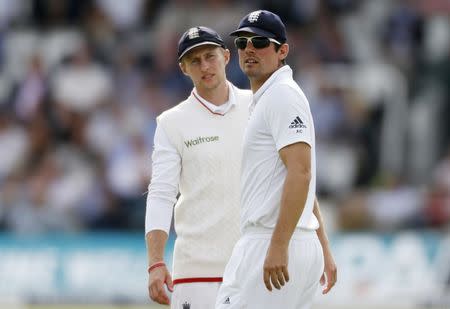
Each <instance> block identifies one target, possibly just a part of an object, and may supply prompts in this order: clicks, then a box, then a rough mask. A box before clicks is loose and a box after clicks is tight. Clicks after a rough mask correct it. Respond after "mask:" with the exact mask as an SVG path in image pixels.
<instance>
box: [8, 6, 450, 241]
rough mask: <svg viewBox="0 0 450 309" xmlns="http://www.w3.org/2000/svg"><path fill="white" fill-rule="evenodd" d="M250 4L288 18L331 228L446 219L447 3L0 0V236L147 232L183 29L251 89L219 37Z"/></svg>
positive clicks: (184, 88) (177, 90)
mask: <svg viewBox="0 0 450 309" xmlns="http://www.w3.org/2000/svg"><path fill="white" fill-rule="evenodd" d="M259 8H265V9H272V10H273V11H275V12H277V13H279V14H280V15H281V17H282V18H283V20H285V21H286V23H288V24H294V25H295V27H290V29H291V31H290V32H289V34H288V37H289V42H290V44H291V46H292V47H294V48H292V49H291V53H290V55H289V57H288V59H287V61H288V62H289V63H290V64H291V65H292V67H293V68H295V78H296V80H297V81H298V82H299V84H300V86H301V87H302V89H303V90H304V91H305V93H306V95H307V96H308V97H309V98H310V103H311V110H312V113H313V117H314V120H315V127H316V130H317V141H316V142H317V158H318V165H317V186H318V192H319V195H320V196H319V199H323V198H326V201H327V203H326V205H328V206H327V207H328V208H332V211H330V212H329V213H335V214H337V215H336V221H337V223H338V226H340V228H341V229H344V230H352V229H353V230H354V229H372V230H396V229H403V228H411V227H417V228H422V227H431V228H442V227H444V228H445V227H446V226H448V224H449V210H448V200H449V191H450V189H449V188H448V175H449V174H450V171H449V168H448V165H449V163H448V161H449V156H448V153H447V152H446V151H447V149H446V147H447V145H449V142H450V122H449V121H448V115H449V114H450V104H449V102H450V90H449V89H450V88H449V87H448V85H449V84H450V39H449V38H450V30H449V29H450V27H449V23H450V22H449V19H448V14H449V13H450V6H449V5H448V1H443V0H427V1H423V0H401V1H389V0H378V1H370V0H362V1H355V0H302V1H300V0H288V1H281V2H276V3H275V2H273V1H265V0H260V1H254V2H251V1H250V2H243V1H236V0H208V1H197V0H171V1H165V2H164V1H152V0H131V1H114V0H87V1H74V0H61V1H59V0H33V1H30V2H29V3H28V2H26V1H23V0H16V1H12V0H0V158H1V161H0V227H1V228H3V229H7V230H9V231H17V232H24V233H36V232H46V231H47V232H48V231H78V230H89V229H139V228H142V225H143V218H144V216H143V212H144V209H145V207H143V206H144V205H145V190H146V184H148V181H149V178H150V172H151V171H150V170H149V169H150V166H151V165H150V158H151V151H150V150H151V145H152V143H153V140H152V138H153V135H154V130H155V121H156V120H155V119H156V117H157V116H158V115H159V114H160V113H161V112H162V111H163V110H166V109H168V108H169V107H171V106H173V105H174V104H176V103H177V102H179V101H180V100H181V99H183V98H185V97H186V95H187V92H188V91H189V89H190V88H191V83H190V81H189V79H187V78H186V77H185V76H184V75H183V74H182V73H181V72H180V70H179V68H178V61H177V58H176V52H175V51H176V44H177V40H178V37H179V35H180V32H182V31H184V29H186V27H189V26H190V25H192V26H193V25H198V24H203V25H205V26H214V28H215V29H217V30H218V31H219V32H220V33H221V34H222V36H223V37H224V39H225V40H226V41H227V44H228V47H229V48H230V50H231V52H232V58H231V63H230V65H229V66H228V68H227V70H228V72H227V74H228V76H229V78H230V80H231V81H233V82H234V83H235V84H237V85H240V86H241V87H248V80H247V78H246V77H245V75H244V74H242V72H241V70H240V68H239V65H238V62H237V55H236V50H235V48H234V46H233V41H232V39H231V38H229V37H228V33H229V32H230V31H231V30H233V29H234V26H235V25H236V23H237V22H238V21H239V20H240V17H241V16H243V15H244V14H246V13H248V12H249V11H251V10H254V9H259ZM444 154H445V155H444ZM431 170H433V173H431V172H430V171H431ZM386 175H388V176H386ZM329 210H330V209H329Z"/></svg>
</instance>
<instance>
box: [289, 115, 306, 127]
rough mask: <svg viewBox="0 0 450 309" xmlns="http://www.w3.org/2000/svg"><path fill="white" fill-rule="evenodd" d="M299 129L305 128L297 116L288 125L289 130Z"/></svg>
mask: <svg viewBox="0 0 450 309" xmlns="http://www.w3.org/2000/svg"><path fill="white" fill-rule="evenodd" d="M299 128H306V126H305V125H304V124H303V121H302V120H301V119H300V117H299V116H297V117H295V118H294V120H293V121H292V122H291V124H290V125H289V129H299Z"/></svg>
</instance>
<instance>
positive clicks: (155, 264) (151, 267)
mask: <svg viewBox="0 0 450 309" xmlns="http://www.w3.org/2000/svg"><path fill="white" fill-rule="evenodd" d="M163 266H164V267H165V266H166V263H164V261H159V262H155V263H153V264H151V265H150V266H149V267H148V268H147V272H148V273H149V274H150V272H151V271H152V270H153V269H155V268H158V267H163Z"/></svg>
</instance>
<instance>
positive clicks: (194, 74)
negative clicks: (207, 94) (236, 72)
mask: <svg viewBox="0 0 450 309" xmlns="http://www.w3.org/2000/svg"><path fill="white" fill-rule="evenodd" d="M229 61H230V51H229V50H228V49H223V48H221V47H218V46H214V45H203V46H199V47H196V48H194V49H193V50H191V51H189V52H188V53H187V54H186V55H185V56H184V57H183V58H182V59H181V63H180V68H181V70H182V71H183V73H184V74H185V75H187V76H189V77H190V78H191V79H192V82H193V83H194V86H195V87H196V88H197V90H200V91H202V90H213V89H216V88H217V87H218V86H219V85H220V84H221V83H223V82H225V80H226V76H225V67H226V65H227V64H228V62H229Z"/></svg>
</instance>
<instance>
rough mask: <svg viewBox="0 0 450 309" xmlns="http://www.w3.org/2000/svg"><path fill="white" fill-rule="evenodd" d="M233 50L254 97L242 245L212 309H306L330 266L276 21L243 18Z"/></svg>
mask: <svg viewBox="0 0 450 309" xmlns="http://www.w3.org/2000/svg"><path fill="white" fill-rule="evenodd" d="M231 35H232V36H237V38H236V39H235V41H234V43H235V45H236V47H237V49H238V54H239V65H240V67H241V69H242V71H243V72H244V73H245V74H246V75H247V77H248V78H249V81H250V86H251V89H252V92H253V102H252V104H251V105H250V110H249V112H250V117H249V123H248V125H247V129H246V132H245V136H244V150H243V159H242V170H241V220H240V228H241V234H242V236H241V238H240V239H239V241H238V242H237V243H236V245H235V247H234V249H233V253H232V255H231V258H230V260H229V262H228V264H227V266H226V268H225V273H224V277H223V283H222V286H221V287H220V289H219V293H218V296H217V300H216V309H241V308H246V309H261V308H264V309H279V308H283V309H306V308H310V306H311V304H312V301H313V298H314V295H315V294H316V292H317V290H318V288H319V282H321V283H322V284H326V287H325V288H324V290H323V293H327V292H328V291H329V290H330V289H331V288H332V287H333V285H334V284H335V282H336V265H335V262H334V259H333V257H332V254H331V251H330V248H329V244H328V239H327V236H326V233H325V230H324V226H323V220H322V216H321V214H320V209H319V204H318V202H317V199H316V156H315V133H314V123H313V118H312V115H311V111H310V107H309V103H308V100H307V98H306V97H305V95H304V94H303V92H302V90H301V89H300V87H299V86H298V85H297V83H296V82H295V81H294V80H293V78H292V70H291V68H290V67H289V66H288V65H286V60H285V59H286V57H287V55H288V53H289V45H288V44H287V43H286V42H287V37H286V29H285V26H284V24H283V22H282V21H281V19H280V18H279V16H278V15H276V14H274V13H272V12H269V11H265V10H259V11H255V12H252V13H250V14H248V15H247V16H245V17H244V18H243V19H242V20H241V22H240V24H239V26H238V29H237V30H236V31H234V32H232V33H231ZM273 288H275V289H273Z"/></svg>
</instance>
